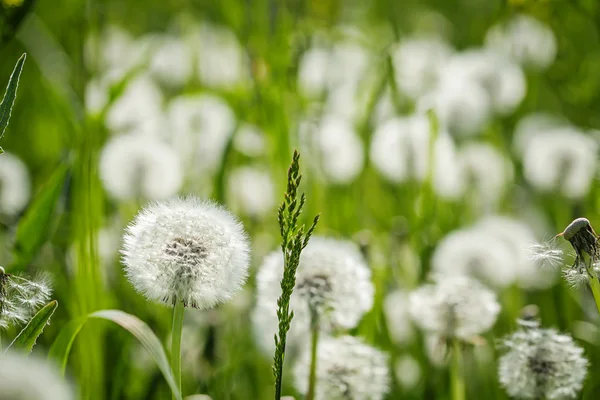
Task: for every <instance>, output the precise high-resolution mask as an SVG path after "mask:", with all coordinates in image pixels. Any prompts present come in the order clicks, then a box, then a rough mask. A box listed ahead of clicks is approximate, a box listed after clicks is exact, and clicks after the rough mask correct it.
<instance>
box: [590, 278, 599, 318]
mask: <svg viewBox="0 0 600 400" xmlns="http://www.w3.org/2000/svg"><path fill="white" fill-rule="evenodd" d="M590 288H591V289H592V295H593V296H594V301H595V302H596V308H597V309H598V312H599V313H600V281H598V278H597V277H595V276H592V277H591V278H590Z"/></svg>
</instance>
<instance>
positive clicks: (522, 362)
mask: <svg viewBox="0 0 600 400" xmlns="http://www.w3.org/2000/svg"><path fill="white" fill-rule="evenodd" d="M501 347H502V348H503V349H505V350H506V353H505V354H504V355H503V356H502V357H500V360H499V366H498V376H499V380H500V383H501V384H502V386H503V387H504V388H505V389H506V391H507V393H508V394H509V395H510V396H511V397H517V398H527V399H534V398H546V399H565V398H575V397H577V395H578V393H579V392H580V391H581V389H582V387H583V381H584V379H585V376H586V374H587V367H588V361H587V359H586V358H585V356H584V354H583V349H582V348H581V347H579V346H578V345H577V344H575V342H574V341H573V338H571V336H569V335H566V334H560V333H558V332H557V331H555V330H554V329H538V328H530V329H521V330H518V331H517V332H515V333H513V334H511V335H508V336H506V337H505V338H504V339H503V340H502V343H501Z"/></svg>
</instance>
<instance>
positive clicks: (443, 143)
mask: <svg viewBox="0 0 600 400" xmlns="http://www.w3.org/2000/svg"><path fill="white" fill-rule="evenodd" d="M430 137H431V124H430V122H429V120H428V119H427V117H426V116H421V115H417V116H412V117H405V118H394V119H391V120H389V121H387V122H385V123H384V124H382V125H380V126H379V127H377V129H376V130H375V132H374V133H373V137H372V139H371V148H370V152H369V154H370V158H371V162H372V163H373V166H374V167H375V168H376V169H377V170H378V171H379V172H380V173H381V174H382V175H383V176H384V177H385V178H386V179H388V180H390V181H392V182H395V183H403V182H406V181H409V180H416V181H417V182H424V181H425V179H427V177H428V174H429V172H430V170H431V165H430V164H433V171H432V173H431V175H432V180H433V181H432V183H433V188H434V190H435V191H436V193H437V194H438V195H440V196H441V197H444V198H456V197H457V196H458V195H459V194H460V193H461V192H462V189H463V187H462V182H461V179H460V177H461V175H460V166H459V164H458V160H457V157H456V152H455V148H454V142H453V141H452V138H451V137H450V136H449V135H448V133H446V132H444V131H442V132H439V133H438V137H437V140H436V141H435V143H434V145H433V156H434V158H433V160H431V161H430V159H431V157H430V151H431V150H430V141H431V139H430Z"/></svg>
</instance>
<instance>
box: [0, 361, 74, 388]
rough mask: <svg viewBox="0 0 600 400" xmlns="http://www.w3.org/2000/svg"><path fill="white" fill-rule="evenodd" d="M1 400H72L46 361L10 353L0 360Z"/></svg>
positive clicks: (54, 368) (64, 383)
mask: <svg viewBox="0 0 600 400" xmlns="http://www.w3.org/2000/svg"><path fill="white" fill-rule="evenodd" d="M0 382H2V385H0V399H1V400H30V399H36V400H56V399H61V400H73V399H75V395H74V393H73V390H72V388H71V385H70V384H69V383H68V382H66V381H65V380H64V379H63V378H62V377H61V374H60V371H59V370H58V369H57V368H56V367H55V366H54V365H52V364H50V363H49V362H48V361H46V360H43V359H41V358H38V357H37V356H35V355H29V356H27V355H24V354H20V353H16V352H14V351H12V350H9V351H7V352H6V353H5V354H3V356H2V357H0Z"/></svg>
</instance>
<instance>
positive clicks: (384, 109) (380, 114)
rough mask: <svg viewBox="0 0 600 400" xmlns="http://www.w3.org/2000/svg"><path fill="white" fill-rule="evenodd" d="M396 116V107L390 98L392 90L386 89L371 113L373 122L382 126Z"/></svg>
mask: <svg viewBox="0 0 600 400" xmlns="http://www.w3.org/2000/svg"><path fill="white" fill-rule="evenodd" d="M395 116H396V106H395V105H394V100H393V97H392V90H391V89H390V88H389V86H388V87H386V88H385V89H384V90H383V93H382V94H381V96H380V97H379V100H378V101H377V105H376V106H375V110H374V111H373V122H374V123H375V124H376V125H380V124H383V123H384V122H385V121H387V120H389V119H392V118H393V117H395Z"/></svg>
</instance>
